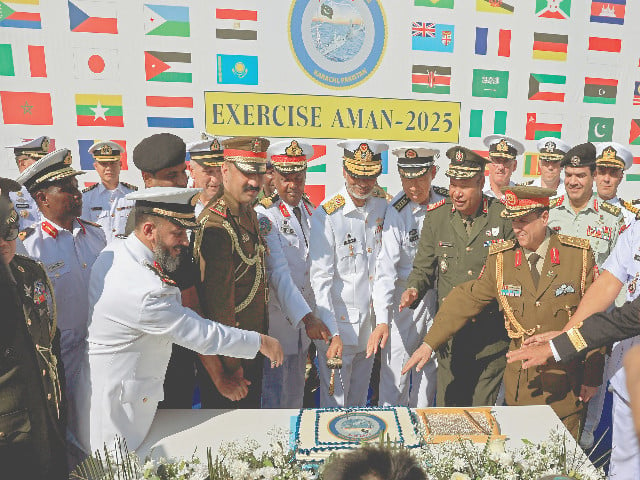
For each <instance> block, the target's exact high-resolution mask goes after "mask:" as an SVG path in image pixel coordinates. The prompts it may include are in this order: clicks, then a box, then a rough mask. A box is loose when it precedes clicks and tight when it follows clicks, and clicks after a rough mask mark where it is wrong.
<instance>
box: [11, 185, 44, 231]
mask: <svg viewBox="0 0 640 480" xmlns="http://www.w3.org/2000/svg"><path fill="white" fill-rule="evenodd" d="M9 198H10V199H11V203H13V206H14V208H15V209H16V212H17V213H18V217H19V218H20V231H22V230H24V229H26V228H27V227H30V226H31V225H33V224H34V223H36V222H39V221H40V220H41V219H42V214H41V213H40V210H39V209H38V205H37V204H36V201H35V200H34V199H33V197H31V194H30V193H29V192H28V190H27V188H26V187H25V186H23V187H22V188H21V189H20V191H19V192H9Z"/></svg>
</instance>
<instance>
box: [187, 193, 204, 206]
mask: <svg viewBox="0 0 640 480" xmlns="http://www.w3.org/2000/svg"><path fill="white" fill-rule="evenodd" d="M201 194H202V191H200V192H198V193H196V194H195V195H194V196H193V197H191V200H189V204H190V205H191V206H192V207H195V206H196V205H197V204H198V200H199V199H200V195H201Z"/></svg>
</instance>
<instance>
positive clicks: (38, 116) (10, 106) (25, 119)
mask: <svg viewBox="0 0 640 480" xmlns="http://www.w3.org/2000/svg"><path fill="white" fill-rule="evenodd" d="M0 101H2V119H3V121H4V123H5V124H7V125H9V124H18V125H53V114H52V112H51V94H49V93H39V92H0Z"/></svg>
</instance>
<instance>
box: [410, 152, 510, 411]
mask: <svg viewBox="0 0 640 480" xmlns="http://www.w3.org/2000/svg"><path fill="white" fill-rule="evenodd" d="M509 148H511V147H509ZM514 154H515V151H514ZM447 157H449V159H450V160H451V163H450V165H449V169H448V170H447V172H446V173H445V175H447V176H448V177H449V179H450V185H449V195H450V196H449V198H447V199H446V201H445V202H444V203H443V204H442V205H441V206H439V207H438V208H436V209H433V210H431V211H430V212H429V214H428V215H427V216H426V218H425V220H424V224H423V226H422V233H421V235H420V243H419V244H418V252H417V254H416V257H415V260H414V262H413V270H412V272H411V274H410V275H409V278H408V279H407V289H406V290H405V291H404V293H403V294H402V298H401V300H400V309H403V308H405V307H409V306H413V305H417V301H418V300H419V299H421V298H422V297H424V295H425V293H426V292H427V291H428V290H430V289H432V288H435V287H436V282H437V288H438V304H439V305H441V304H442V301H443V300H444V299H445V297H446V296H447V295H449V292H450V291H451V289H452V288H453V287H455V286H456V285H459V284H461V283H463V282H465V281H467V280H472V279H475V278H478V275H479V274H480V271H481V270H482V267H483V265H484V261H485V259H486V257H487V253H488V251H489V246H490V245H493V244H498V243H502V242H504V241H506V240H510V239H512V238H513V236H514V235H513V230H512V228H511V220H509V219H508V218H504V217H502V216H501V215H500V212H502V210H503V209H504V206H503V205H502V204H501V203H500V202H499V201H498V200H496V199H494V198H488V197H486V196H485V195H483V194H482V188H483V185H484V181H485V177H484V167H485V164H486V163H487V160H486V159H485V158H483V157H481V156H480V155H478V154H476V153H475V152H473V151H471V150H469V149H467V148H465V147H461V146H455V147H451V148H450V149H449V150H447ZM508 345H509V341H508V337H507V334H506V332H505V330H504V318H503V315H502V313H500V312H499V310H498V304H497V302H495V301H493V302H490V303H489V304H488V305H487V306H486V308H484V309H482V311H481V312H478V315H477V317H476V321H474V322H471V323H469V324H468V325H466V326H465V327H464V328H463V329H462V330H460V331H459V332H458V333H457V334H456V335H455V336H454V337H453V338H452V339H450V340H449V341H448V342H447V343H445V344H443V345H442V347H441V348H440V349H439V350H438V352H437V354H438V375H437V385H438V391H437V394H436V405H438V406H470V405H494V404H495V402H496V398H497V396H498V391H499V389H500V383H501V382H502V374H503V372H504V368H505V365H506V359H505V356H504V355H505V353H506V351H507V347H508Z"/></svg>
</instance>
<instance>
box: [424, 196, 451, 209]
mask: <svg viewBox="0 0 640 480" xmlns="http://www.w3.org/2000/svg"><path fill="white" fill-rule="evenodd" d="M446 201H447V200H446V199H445V198H441V199H440V200H438V201H437V202H436V203H431V204H429V205H428V206H427V212H430V211H431V210H435V209H436V208H438V207H441V206H442V205H444V203H445V202H446Z"/></svg>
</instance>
